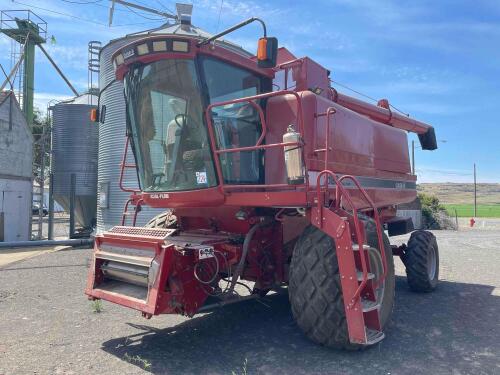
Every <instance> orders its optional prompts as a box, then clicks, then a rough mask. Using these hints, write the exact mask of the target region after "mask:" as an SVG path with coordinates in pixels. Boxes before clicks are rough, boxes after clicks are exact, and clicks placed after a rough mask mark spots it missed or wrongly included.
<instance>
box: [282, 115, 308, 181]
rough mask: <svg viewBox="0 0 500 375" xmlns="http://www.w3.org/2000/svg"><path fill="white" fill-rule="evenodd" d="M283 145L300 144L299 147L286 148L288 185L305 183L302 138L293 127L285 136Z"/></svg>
mask: <svg viewBox="0 0 500 375" xmlns="http://www.w3.org/2000/svg"><path fill="white" fill-rule="evenodd" d="M283 143H298V145H293V146H285V167H286V176H287V183H288V184H289V185H300V184H303V183H304V181H305V176H304V174H305V172H304V162H303V160H302V138H301V137H300V134H299V133H297V132H296V131H295V129H294V127H293V125H288V129H287V131H286V133H285V134H283Z"/></svg>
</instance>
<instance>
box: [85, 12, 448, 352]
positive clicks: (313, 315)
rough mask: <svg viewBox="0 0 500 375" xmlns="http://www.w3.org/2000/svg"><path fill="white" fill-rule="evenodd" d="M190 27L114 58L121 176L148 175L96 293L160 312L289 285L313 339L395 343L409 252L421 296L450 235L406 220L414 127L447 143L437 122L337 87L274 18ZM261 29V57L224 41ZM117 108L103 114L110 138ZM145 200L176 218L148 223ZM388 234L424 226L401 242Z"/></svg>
mask: <svg viewBox="0 0 500 375" xmlns="http://www.w3.org/2000/svg"><path fill="white" fill-rule="evenodd" d="M179 19H180V20H181V22H180V23H179V24H178V25H175V26H169V27H166V28H165V29H156V30H153V31H151V32H149V33H143V34H141V35H140V37H139V38H135V39H134V40H132V41H131V42H130V43H128V44H125V45H123V46H121V47H119V48H117V49H116V51H115V52H114V53H113V55H112V56H111V57H110V59H111V62H112V64H113V66H114V74H115V78H116V80H117V81H118V82H120V83H123V87H124V91H123V92H124V98H125V99H124V100H125V103H126V109H123V111H126V113H123V114H122V115H123V116H125V115H126V126H127V137H126V146H125V155H124V156H123V160H122V164H121V174H122V175H123V171H124V170H132V171H134V172H136V173H137V175H138V178H139V184H140V188H138V189H127V187H124V189H125V190H126V191H128V192H129V193H130V199H129V200H128V202H127V203H126V205H125V207H124V214H123V219H122V225H120V226H115V227H113V228H111V229H110V230H108V231H105V232H103V233H101V234H99V235H98V236H97V237H96V241H95V250H94V255H93V263H92V266H91V268H90V272H89V275H88V281H87V287H86V291H85V292H86V294H87V295H88V297H89V298H90V299H104V300H107V301H110V302H112V303H116V304H119V305H122V306H125V307H129V308H132V309H135V310H138V311H140V312H141V313H142V315H143V316H144V317H146V318H151V317H152V316H154V315H159V314H182V315H186V316H194V315H195V314H197V313H199V312H202V311H207V310H208V309H211V308H214V307H218V306H223V305H225V304H228V303H232V302H237V301H241V300H246V299H253V298H262V297H264V296H265V295H266V294H267V293H273V292H274V291H275V290H277V289H285V288H287V289H288V294H289V298H290V305H291V309H292V312H293V315H294V318H295V320H296V322H297V325H298V326H299V327H300V328H301V329H302V330H303V331H304V333H305V334H306V335H307V336H308V337H309V338H310V339H312V340H313V341H315V342H317V343H319V344H322V345H327V346H330V347H336V348H357V347H364V346H369V345H373V344H375V343H377V342H379V341H380V340H382V339H383V338H384V327H385V325H386V324H387V322H388V320H389V318H390V315H391V312H392V307H393V302H394V287H395V285H394V284H395V276H394V263H393V255H397V256H400V257H401V259H402V260H403V262H404V264H405V266H406V270H407V276H408V283H409V286H410V288H411V289H412V290H414V291H419V292H428V291H431V290H433V289H434V288H435V287H436V284H437V279H438V272H439V257H438V248H437V243H436V239H435V237H434V236H433V235H432V234H431V233H429V232H425V231H415V232H413V225H412V222H411V219H408V218H404V217H398V216H396V205H397V204H400V203H405V202H410V201H412V200H414V199H415V197H416V176H414V175H412V174H411V171H410V162H409V156H408V140H407V133H408V132H413V133H416V134H418V135H419V138H420V141H421V145H422V148H423V149H428V150H433V149H435V148H436V141H435V135H434V129H433V128H432V127H431V126H430V125H427V124H425V123H422V122H419V121H417V120H414V119H411V118H408V117H405V116H401V115H399V114H398V113H394V112H392V111H391V109H390V108H391V107H390V106H389V104H388V102H387V100H381V101H380V102H379V103H378V105H372V104H369V103H366V102H363V101H360V100H357V99H355V98H352V97H349V96H347V95H344V94H342V93H339V92H337V90H336V89H335V88H334V87H332V86H331V84H330V79H329V75H330V72H329V71H328V70H327V69H326V68H324V67H323V66H321V65H320V64H318V63H316V62H315V61H314V60H313V59H311V58H309V57H302V58H297V57H296V56H294V55H293V54H292V53H291V52H290V51H288V50H287V49H285V48H278V41H277V39H276V38H272V37H269V36H268V35H267V30H266V27H265V24H264V22H263V21H261V20H260V19H257V18H251V19H249V20H247V21H244V22H242V23H241V24H238V25H236V26H234V27H232V28H230V29H228V30H226V31H224V32H222V33H219V34H217V35H215V36H213V37H210V36H209V35H208V34H207V33H205V32H201V31H200V30H199V29H197V28H196V27H194V26H193V25H191V23H190V17H189V15H184V14H181V15H179ZM253 22H258V23H259V24H260V25H261V26H262V29H263V33H262V36H261V37H260V38H259V40H258V43H257V45H258V48H257V55H256V56H254V55H252V54H250V53H248V52H247V51H245V50H243V49H241V48H240V47H237V46H235V45H234V44H232V43H229V42H227V41H226V40H223V39H221V37H222V36H224V35H226V34H229V33H230V32H231V31H233V30H236V29H238V28H240V27H244V26H245V25H247V24H249V23H253ZM256 39H257V38H256ZM110 85H113V84H110ZM110 85H108V86H107V87H102V88H101V96H102V95H105V93H106V90H107V89H108V87H110ZM109 110H110V109H109V108H104V107H103V106H100V107H99V110H98V111H97V112H96V113H94V117H95V118H96V119H100V120H101V124H100V125H99V126H100V127H101V129H105V128H106V126H107V124H106V121H107V120H105V119H104V116H103V113H105V112H106V111H109ZM103 121H104V122H103ZM131 160H132V161H131ZM118 184H120V181H118ZM144 206H147V207H153V208H159V209H164V210H165V213H163V214H160V215H158V216H157V217H155V218H153V219H152V220H151V221H150V222H149V223H148V224H147V225H146V226H145V227H139V226H135V223H136V219H137V216H138V215H141V213H140V212H139V211H140V208H141V207H144ZM384 229H387V230H388V234H389V235H398V234H404V233H409V232H413V233H412V234H411V237H410V240H409V242H408V243H407V244H405V245H403V246H393V245H391V244H390V242H389V238H388V237H387V235H386V234H385V232H384ZM241 281H245V284H244V285H246V288H247V289H248V291H247V293H243V292H242V290H244V287H243V286H242V285H241ZM242 288H243V289H242ZM285 290H286V289H285Z"/></svg>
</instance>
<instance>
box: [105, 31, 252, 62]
mask: <svg viewBox="0 0 500 375" xmlns="http://www.w3.org/2000/svg"><path fill="white" fill-rule="evenodd" d="M155 35H178V36H187V37H194V38H197V39H199V40H200V41H201V40H205V39H207V38H210V37H211V36H212V34H210V33H208V32H206V31H204V30H202V29H200V28H199V27H196V26H194V25H182V24H180V23H177V24H173V25H172V24H168V23H166V24H164V25H162V26H160V27H158V28H155V29H150V30H145V31H139V32H137V33H133V34H128V35H125V36H124V37H121V38H117V39H113V40H111V41H110V42H109V43H108V44H107V45H109V44H113V43H114V42H116V41H119V40H123V39H128V38H130V39H132V38H133V39H136V38H141V37H147V36H155ZM215 43H216V44H217V45H222V46H223V47H224V48H227V49H229V50H231V51H233V52H236V53H239V54H240V55H243V56H245V57H252V56H253V55H254V54H253V53H250V52H248V51H247V50H245V49H243V47H241V46H238V45H237V44H234V43H231V42H228V41H226V40H224V39H217V41H216V42H215ZM107 45H106V46H107ZM106 46H104V47H103V48H106Z"/></svg>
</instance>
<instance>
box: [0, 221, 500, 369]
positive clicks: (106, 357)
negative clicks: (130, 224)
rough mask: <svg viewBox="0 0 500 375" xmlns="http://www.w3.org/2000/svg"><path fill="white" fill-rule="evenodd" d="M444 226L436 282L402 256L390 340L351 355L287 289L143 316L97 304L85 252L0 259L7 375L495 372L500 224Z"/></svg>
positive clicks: (499, 331) (0, 356) (0, 327)
mask: <svg viewBox="0 0 500 375" xmlns="http://www.w3.org/2000/svg"><path fill="white" fill-rule="evenodd" d="M436 235H437V237H438V243H439V246H440V252H441V267H440V271H441V279H442V281H441V283H440V285H439V287H438V289H437V290H436V291H435V292H434V293H431V294H414V293H411V292H409V290H408V288H407V286H406V278H405V277H404V276H403V275H404V268H403V267H402V265H401V262H400V261H399V260H397V259H396V265H397V273H398V275H399V276H398V277H397V285H396V304H395V309H394V314H393V319H392V322H391V324H390V326H389V327H388V329H387V330H386V338H385V339H384V340H383V341H382V342H381V343H380V344H378V345H376V346H375V347H372V348H370V349H368V350H366V351H363V352H353V353H351V352H343V351H336V350H330V349H326V348H323V347H320V346H317V345H315V344H313V343H311V342H309V341H308V340H307V339H306V338H305V337H304V336H303V334H302V333H301V332H300V331H299V329H298V328H297V327H296V326H295V323H294V321H293V318H292V315H291V313H290V308H289V304H288V299H287V295H286V294H285V295H273V296H270V297H268V298H266V300H265V305H264V304H262V303H258V302H256V301H247V302H243V303H241V304H235V305H231V306H228V307H226V308H225V309H220V310H217V311H215V312H212V313H209V314H205V315H202V316H198V317H195V318H193V319H187V318H183V317H179V316H161V317H155V318H153V319H152V320H145V319H143V318H142V317H141V316H140V314H139V313H137V312H135V311H132V310H128V309H125V308H121V307H118V306H114V305H111V304H109V303H106V302H104V303H103V310H102V312H100V313H95V312H93V307H92V304H91V302H89V301H88V300H87V299H86V298H85V296H84V294H83V289H84V284H85V279H86V271H87V264H88V258H89V255H90V250H88V249H84V250H82V249H73V250H63V251H58V252H51V253H44V254H42V255H39V256H36V257H33V258H29V259H26V260H23V261H20V262H19V261H18V262H16V263H12V264H10V265H8V266H5V267H4V268H0V374H2V375H6V374H9V375H10V374H16V375H17V374H120V375H123V374H147V373H154V374H231V372H232V371H235V373H237V374H240V373H242V370H241V367H242V366H243V363H244V362H245V360H247V363H248V364H247V373H248V374H290V373H293V374H295V375H298V374H412V375H415V374H452V375H460V374H475V375H476V374H499V373H500V344H499V337H500V324H499V323H498V322H499V319H498V313H499V311H500V274H499V270H500V231H498V230H482V229H477V230H463V231H459V232H451V231H441V232H436ZM404 239H405V237H398V238H396V239H395V240H393V242H398V241H402V240H404Z"/></svg>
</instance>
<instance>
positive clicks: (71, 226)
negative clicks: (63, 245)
mask: <svg viewBox="0 0 500 375" xmlns="http://www.w3.org/2000/svg"><path fill="white" fill-rule="evenodd" d="M75 190H76V174H74V173H71V186H70V192H69V238H73V236H74V235H75Z"/></svg>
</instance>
